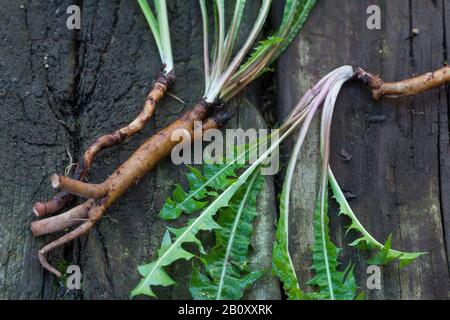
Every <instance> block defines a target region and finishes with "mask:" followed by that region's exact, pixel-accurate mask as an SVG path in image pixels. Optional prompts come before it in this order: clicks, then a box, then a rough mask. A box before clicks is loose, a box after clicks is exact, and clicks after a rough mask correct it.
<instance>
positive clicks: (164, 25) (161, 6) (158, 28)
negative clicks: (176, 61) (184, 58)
mask: <svg viewBox="0 0 450 320" xmlns="http://www.w3.org/2000/svg"><path fill="white" fill-rule="evenodd" d="M153 2H154V5H155V9H156V17H155V15H154V14H153V12H152V9H151V8H150V6H149V5H148V2H147V0H138V3H139V6H140V8H141V10H142V12H143V13H144V16H145V18H146V20H147V23H148V25H149V27H150V30H151V31H152V34H153V37H154V38H155V42H156V46H157V48H158V51H159V55H160V57H161V62H162V63H163V64H164V66H165V67H164V71H165V72H166V73H169V72H171V71H172V70H173V55H172V44H171V40H170V29H169V19H168V14H167V4H166V0H153Z"/></svg>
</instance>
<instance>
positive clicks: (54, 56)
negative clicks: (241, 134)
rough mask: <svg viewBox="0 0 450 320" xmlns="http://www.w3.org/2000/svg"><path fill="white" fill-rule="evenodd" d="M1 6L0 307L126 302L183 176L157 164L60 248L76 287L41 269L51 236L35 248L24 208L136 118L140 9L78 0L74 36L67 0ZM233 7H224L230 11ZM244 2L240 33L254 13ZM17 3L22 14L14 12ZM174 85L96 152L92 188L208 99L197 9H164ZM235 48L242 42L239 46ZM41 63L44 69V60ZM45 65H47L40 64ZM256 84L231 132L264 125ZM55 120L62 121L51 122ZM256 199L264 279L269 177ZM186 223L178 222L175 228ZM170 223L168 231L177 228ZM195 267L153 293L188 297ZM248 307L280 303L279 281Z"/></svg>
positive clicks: (149, 72) (260, 288)
mask: <svg viewBox="0 0 450 320" xmlns="http://www.w3.org/2000/svg"><path fill="white" fill-rule="evenodd" d="M4 2H5V3H4V4H3V3H2V8H1V9H0V15H1V17H2V21H5V23H3V24H2V27H1V28H0V39H1V41H2V48H1V49H0V61H1V63H2V64H1V66H2V76H1V81H2V89H1V90H2V91H1V93H2V94H1V97H0V98H1V102H0V104H1V114H2V116H1V120H0V121H1V131H0V132H1V139H0V141H1V148H2V150H4V152H3V151H2V153H1V156H0V159H1V168H2V170H1V174H0V177H1V180H2V181H3V182H4V183H3V184H2V185H3V186H2V188H1V197H0V198H1V200H0V204H1V209H0V222H1V230H0V231H1V235H0V237H1V238H0V239H1V241H0V252H1V256H0V258H1V260H0V261H1V268H0V298H3V299H13V298H15V299H18V298H32V299H42V298H44V299H52V298H65V299H70V298H76V299H127V298H128V297H129V293H130V291H131V290H132V289H133V287H134V286H135V285H137V283H138V281H139V274H138V273H137V269H136V267H137V266H138V265H139V264H143V263H146V262H148V261H150V260H151V258H152V257H153V256H154V254H155V251H156V249H157V248H158V247H159V245H160V243H161V239H162V235H163V233H164V231H165V226H166V225H167V224H166V223H163V222H161V220H160V219H158V218H157V213H158V211H159V209H160V208H161V206H162V204H163V202H164V200H165V199H166V198H167V197H168V196H169V195H170V194H171V192H172V189H173V186H174V185H175V183H179V182H181V181H180V177H181V176H182V174H183V172H186V168H185V167H180V166H174V165H173V164H171V162H170V159H169V160H167V161H163V162H162V163H161V164H160V165H159V166H158V167H157V168H156V169H155V170H153V172H151V173H150V174H149V175H148V176H147V177H146V178H145V179H142V181H140V182H139V184H138V185H137V186H136V187H135V188H133V190H132V191H130V192H128V193H127V194H126V196H125V197H123V199H122V200H121V201H119V203H117V205H116V206H115V207H113V208H111V209H110V210H109V211H108V213H107V216H106V217H105V218H104V219H103V220H102V221H101V222H100V223H99V224H98V225H97V226H96V227H95V229H93V230H92V231H91V232H90V233H89V235H87V236H85V237H82V238H81V239H79V240H77V241H75V243H74V244H70V245H67V246H65V247H64V248H63V249H59V250H56V251H55V252H53V253H52V254H51V255H50V260H51V261H52V262H53V263H54V264H56V265H69V264H77V265H79V266H80V267H81V269H82V272H83V289H82V290H81V291H67V290H65V289H64V287H63V286H61V285H60V284H59V283H58V282H57V281H55V279H54V277H53V276H52V275H50V274H49V273H47V272H44V271H43V270H42V268H41V267H40V265H39V261H38V260H37V250H38V248H40V247H42V246H43V245H44V244H45V243H47V242H49V241H50V240H51V239H54V238H55V237H56V236H48V237H43V238H39V239H34V238H33V237H32V236H31V232H30V230H29V224H30V222H31V221H32V220H33V219H34V218H33V214H32V212H31V205H32V203H33V202H34V201H37V200H40V199H45V198H48V197H50V196H51V194H52V190H51V187H50V183H49V179H48V178H49V176H50V175H51V174H53V173H54V172H63V171H64V168H65V166H67V165H68V164H69V157H68V154H67V153H66V148H67V150H68V152H70V154H71V155H73V156H74V157H78V156H79V154H80V153H81V152H82V150H84V149H85V148H86V146H87V145H88V144H89V143H90V142H91V141H92V140H93V139H95V138H96V137H97V136H99V135H102V134H104V133H107V132H110V131H111V130H112V129H113V128H118V127H120V126H121V125H123V124H125V123H127V122H129V121H130V120H132V119H133V118H134V117H135V115H136V114H137V113H138V112H139V111H140V108H141V107H142V104H143V102H144V99H145V96H146V95H147V91H148V89H149V87H150V85H151V82H152V81H153V79H154V78H155V76H156V75H157V73H158V72H159V70H160V68H161V63H160V60H159V55H158V52H157V50H156V46H155V44H154V40H153V38H152V36H151V33H150V31H149V30H148V26H147V24H146V22H145V19H144V17H143V15H142V13H141V12H140V9H139V7H138V4H137V2H136V1H128V0H123V1H119V0H116V1H110V0H102V1H94V0H92V1H87V0H85V1H82V2H79V3H77V4H78V5H80V6H81V12H82V25H81V30H80V31H69V30H68V29H67V28H66V18H67V15H66V14H65V12H66V9H67V7H68V6H69V5H70V4H73V3H71V2H69V1H45V2H43V1H34V0H33V1H28V2H26V1H25V2H23V4H22V3H21V2H17V1H13V0H8V1H4ZM230 3H231V2H228V4H230ZM256 5H257V3H253V4H249V5H248V9H246V10H247V11H246V13H245V16H246V19H245V20H244V21H243V35H245V32H246V31H247V32H248V31H249V28H250V27H251V23H252V21H253V20H254V18H255V15H256V14H257V10H256V9H255V8H256ZM21 6H22V7H23V8H21ZM169 10H170V17H171V19H172V23H171V31H172V37H173V40H172V41H173V46H174V48H173V50H174V57H175V64H176V75H177V77H178V79H180V81H179V82H176V84H175V88H174V89H173V90H172V94H174V95H176V96H177V97H179V98H181V99H182V100H183V101H184V104H182V103H180V102H179V101H177V100H176V99H173V98H170V97H167V98H166V99H165V100H164V101H163V102H162V103H161V104H159V105H158V108H157V111H156V114H155V116H154V118H153V119H152V120H151V121H150V123H149V124H148V125H147V128H146V129H145V130H143V132H142V133H140V134H138V135H137V136H136V137H134V138H133V139H131V140H130V141H127V142H126V143H124V144H122V145H120V146H118V147H115V148H112V149H111V150H108V151H106V152H104V153H103V154H102V156H101V157H100V158H99V159H98V161H96V162H95V164H94V167H93V170H92V174H91V175H90V176H89V180H90V181H96V182H99V181H102V180H103V179H105V178H106V177H107V176H108V174H110V173H111V172H113V171H114V169H115V168H116V167H117V166H118V165H119V164H120V163H122V162H123V161H124V160H126V159H127V158H128V156H129V155H130V154H131V153H132V152H133V151H134V150H135V149H136V148H137V147H138V146H139V145H140V143H142V141H144V139H145V138H146V137H148V136H150V135H151V134H152V133H154V132H155V131H156V130H158V129H160V128H162V127H163V126H165V125H167V124H168V123H170V122H171V121H173V120H174V119H175V118H176V117H178V116H179V115H180V114H181V112H183V110H185V109H187V108H189V106H191V105H193V104H194V103H196V102H197V101H198V99H199V98H200V97H201V95H202V93H203V86H204V80H203V60H202V28H201V23H198V22H199V21H201V16H200V11H199V10H198V7H197V2H194V1H169ZM241 41H242V40H241ZM46 55H48V64H49V66H48V68H47V69H46V68H45V64H44V56H46ZM46 61H47V60H46ZM258 92H259V89H258V86H253V88H252V89H249V90H248V91H247V93H246V96H245V100H244V99H237V100H235V101H234V102H233V104H235V105H236V106H237V107H238V108H245V113H242V116H241V114H240V113H239V112H238V113H237V116H236V117H235V120H233V122H232V123H230V126H231V127H236V126H239V127H242V128H246V127H251V128H258V127H262V128H263V127H266V124H265V121H264V120H263V118H262V116H261V115H260V114H259V112H258V110H257V108H256V107H255V106H256V105H258V104H259V103H258V101H259V96H260V95H259V94H258ZM58 121H60V122H61V123H60V122H58ZM264 190H265V191H264V192H262V193H261V195H260V199H259V201H258V208H259V209H258V210H259V211H260V212H264V213H265V215H264V216H260V217H259V218H258V219H257V221H256V223H255V233H256V234H257V235H258V236H257V237H255V241H254V247H255V248H256V249H257V252H258V253H257V254H255V255H254V256H253V257H252V259H251V265H252V267H253V268H258V269H265V270H270V266H271V260H270V255H271V254H270V252H271V248H272V243H273V237H274V225H275V219H276V206H275V191H274V186H273V179H272V178H268V179H267V180H266V187H265V189H264ZM181 223H185V220H184V221H183V222H179V223H178V224H179V225H181ZM172 225H173V224H172ZM189 267H190V262H186V263H179V264H177V266H175V267H173V268H170V269H169V272H171V274H174V275H175V276H174V277H175V279H176V280H177V281H178V283H179V285H178V286H174V287H171V288H167V289H162V290H157V293H158V295H159V297H160V298H166V299H169V298H173V299H174V298H189V297H190V294H189V292H188V290H187V282H188V281H187V280H188V277H189V276H190V271H189V269H190V268H189ZM247 297H248V298H255V299H256V298H259V299H277V298H279V297H280V291H279V286H278V282H277V281H276V280H275V278H274V277H272V276H271V274H270V272H267V273H266V275H265V276H264V277H263V279H262V280H261V281H259V282H258V283H257V284H255V286H254V287H253V288H252V290H250V292H249V293H248V296H247Z"/></svg>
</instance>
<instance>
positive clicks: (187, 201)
mask: <svg viewBox="0 0 450 320" xmlns="http://www.w3.org/2000/svg"><path fill="white" fill-rule="evenodd" d="M242 167H243V165H242V164H238V163H236V162H235V161H231V162H229V163H227V164H226V165H221V164H208V163H205V164H204V165H203V166H202V171H203V172H200V171H199V170H198V169H196V168H193V167H190V171H189V172H188V173H187V174H186V177H187V180H188V183H189V190H188V191H184V190H183V188H182V187H181V186H180V185H176V187H175V190H174V192H173V195H172V197H171V198H168V199H167V200H166V202H165V203H164V205H163V208H162V209H161V211H160V213H159V216H160V217H161V218H162V219H166V220H173V219H177V218H178V217H179V216H180V215H181V214H182V213H183V212H184V213H186V214H192V213H195V212H198V211H200V210H202V209H203V208H204V207H205V206H206V205H207V204H208V201H207V200H208V199H207V198H208V197H209V196H217V194H218V193H220V192H222V191H223V190H225V189H226V188H228V187H229V186H230V185H231V184H232V183H233V182H234V181H235V180H236V170H238V169H240V168H242Z"/></svg>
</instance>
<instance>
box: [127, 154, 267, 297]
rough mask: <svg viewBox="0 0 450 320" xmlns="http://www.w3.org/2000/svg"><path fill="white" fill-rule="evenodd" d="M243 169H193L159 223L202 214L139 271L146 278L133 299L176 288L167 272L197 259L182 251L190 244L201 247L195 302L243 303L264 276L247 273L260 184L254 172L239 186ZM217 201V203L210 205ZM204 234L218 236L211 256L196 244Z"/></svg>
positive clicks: (170, 236) (174, 232)
mask: <svg viewBox="0 0 450 320" xmlns="http://www.w3.org/2000/svg"><path fill="white" fill-rule="evenodd" d="M242 168H243V165H240V164H238V161H231V162H230V163H225V164H204V165H203V166H202V170H201V171H200V170H198V169H196V168H192V167H191V168H190V172H189V173H187V175H186V176H187V179H188V184H189V188H188V191H184V190H183V188H182V187H181V186H179V185H177V186H176V188H175V191H174V193H173V196H172V198H169V199H167V200H166V202H165V204H164V206H163V209H162V210H161V212H160V217H161V218H163V219H169V220H173V219H176V218H178V217H179V216H180V215H181V214H182V213H185V214H189V215H191V214H194V213H198V212H199V211H201V210H203V209H204V210H203V211H202V212H200V214H199V215H198V216H197V217H196V218H192V219H190V220H189V222H188V224H187V226H185V227H183V228H180V229H175V228H168V231H167V232H166V233H165V235H164V238H163V241H162V244H161V247H160V249H159V250H158V257H157V258H156V260H154V261H152V262H150V263H148V264H145V265H142V266H139V267H138V271H139V273H140V274H141V276H142V277H143V278H142V280H141V281H140V283H139V284H138V286H137V287H136V288H135V289H134V290H133V291H132V293H131V296H132V297H133V296H136V295H140V294H144V295H148V296H152V297H156V295H155V293H154V291H153V290H152V287H154V286H170V285H173V284H175V282H174V281H173V279H172V278H171V277H170V276H169V275H168V274H167V273H166V271H165V270H164V268H165V267H167V266H169V265H171V264H172V263H174V262H175V261H178V260H181V259H184V260H190V259H192V258H193V257H195V254H194V253H192V252H189V251H187V250H186V249H184V248H183V247H182V246H183V244H187V243H193V244H195V245H196V246H197V248H198V252H199V256H198V258H199V260H200V262H201V267H200V266H199V265H198V264H194V268H193V273H192V277H191V286H190V287H191V289H190V291H191V293H192V296H193V297H194V298H196V299H239V298H241V297H242V295H243V293H244V290H245V289H246V288H247V287H248V286H250V285H251V284H252V283H253V282H254V281H256V280H257V279H258V278H259V277H260V276H261V274H262V272H261V271H250V270H249V267H248V264H247V261H248V254H249V246H250V240H251V237H252V234H253V227H252V222H253V220H254V218H255V216H256V195H257V194H258V193H259V191H260V189H261V185H262V178H261V176H260V175H259V174H258V173H257V172H256V173H255V174H253V176H252V177H251V178H250V179H249V182H248V183H246V181H243V182H242V183H240V184H239V185H238V184H237V181H238V180H239V179H237V178H236V177H237V176H238V170H240V169H242ZM226 190H231V191H228V192H226ZM214 198H215V199H216V200H212V199H214ZM217 200H219V201H217ZM208 204H209V206H208V207H206V206H207V205H208ZM205 207H206V208H205ZM214 216H217V219H214ZM200 231H214V234H215V238H216V244H215V246H214V247H212V248H211V249H210V250H208V251H207V250H205V248H204V246H203V244H202V243H201V241H200V240H199V239H198V238H197V236H198V233H199V232H200Z"/></svg>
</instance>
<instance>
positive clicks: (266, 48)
mask: <svg viewBox="0 0 450 320" xmlns="http://www.w3.org/2000/svg"><path fill="white" fill-rule="evenodd" d="M282 42H283V38H280V37H277V36H271V37H268V38H266V39H264V40H262V41H260V42H259V44H258V46H257V47H256V48H255V49H254V50H253V52H252V53H251V55H250V57H249V58H248V60H247V61H246V62H245V63H244V64H243V65H241V67H240V69H239V71H238V72H237V73H236V75H235V76H234V78H238V77H239V76H240V75H241V74H242V73H243V72H244V71H246V70H248V69H250V67H252V66H253V65H255V64H256V63H258V62H260V61H261V60H262V58H264V57H265V56H266V54H267V53H269V52H270V50H272V49H273V48H275V47H276V46H277V45H279V44H280V43H282Z"/></svg>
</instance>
